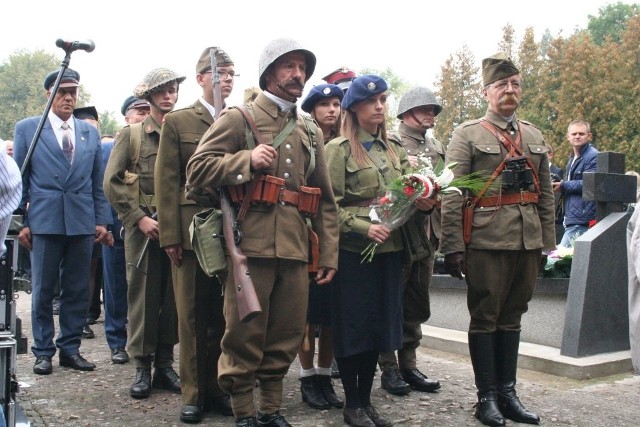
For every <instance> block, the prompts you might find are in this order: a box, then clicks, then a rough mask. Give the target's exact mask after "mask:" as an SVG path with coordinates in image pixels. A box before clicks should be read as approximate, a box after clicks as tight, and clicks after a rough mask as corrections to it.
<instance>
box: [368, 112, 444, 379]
mask: <svg viewBox="0 0 640 427" xmlns="http://www.w3.org/2000/svg"><path fill="white" fill-rule="evenodd" d="M389 139H391V140H392V141H394V142H396V143H398V144H401V145H402V146H403V147H404V149H405V150H406V152H407V154H408V155H410V156H417V155H422V156H424V157H427V158H429V159H430V160H431V164H432V165H433V167H434V168H435V167H436V166H437V164H438V162H439V161H444V156H445V150H444V146H443V145H442V144H441V143H440V141H438V140H437V139H435V138H431V137H426V135H425V133H424V132H423V131H421V130H418V129H414V128H412V127H410V126H407V125H406V124H405V123H400V126H399V128H398V133H397V134H394V135H391V136H390V137H389ZM422 219H423V220H424V228H425V232H426V236H427V238H428V239H429V243H430V245H431V248H430V251H429V255H428V256H426V257H423V258H420V259H418V260H417V261H413V262H410V263H409V264H405V265H403V269H402V272H403V284H404V294H403V319H404V320H403V327H402V331H403V337H402V348H401V349H400V350H398V360H396V356H395V354H394V353H382V354H380V359H379V362H380V368H381V369H382V370H383V371H384V370H386V369H390V368H398V367H399V368H400V369H414V368H416V348H418V346H419V345H420V341H421V340H422V326H421V325H422V323H424V322H426V321H427V320H429V317H431V307H430V303H429V286H430V284H431V277H432V275H433V264H434V261H435V256H436V250H437V249H438V244H439V238H440V229H441V227H440V209H439V208H435V209H433V211H432V212H431V215H422ZM398 365H399V366H398Z"/></svg>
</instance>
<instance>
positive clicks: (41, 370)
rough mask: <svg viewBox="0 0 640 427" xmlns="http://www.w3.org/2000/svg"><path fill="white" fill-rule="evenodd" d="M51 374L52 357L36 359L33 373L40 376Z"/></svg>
mask: <svg viewBox="0 0 640 427" xmlns="http://www.w3.org/2000/svg"><path fill="white" fill-rule="evenodd" d="M51 372H53V366H52V365H51V356H38V357H36V363H34V364H33V373H34V374H38V375H49V374H50V373H51Z"/></svg>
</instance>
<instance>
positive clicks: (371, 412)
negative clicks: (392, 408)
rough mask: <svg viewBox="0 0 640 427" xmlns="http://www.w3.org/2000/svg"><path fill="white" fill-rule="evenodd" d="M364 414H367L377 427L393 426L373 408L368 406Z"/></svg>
mask: <svg viewBox="0 0 640 427" xmlns="http://www.w3.org/2000/svg"><path fill="white" fill-rule="evenodd" d="M364 412H366V413H367V415H368V416H369V418H371V421H373V423H374V424H375V425H376V427H390V426H392V425H393V423H392V422H391V421H389V420H387V419H386V418H385V417H383V416H382V414H381V413H380V412H378V410H377V409H376V408H375V407H373V406H367V407H366V408H364Z"/></svg>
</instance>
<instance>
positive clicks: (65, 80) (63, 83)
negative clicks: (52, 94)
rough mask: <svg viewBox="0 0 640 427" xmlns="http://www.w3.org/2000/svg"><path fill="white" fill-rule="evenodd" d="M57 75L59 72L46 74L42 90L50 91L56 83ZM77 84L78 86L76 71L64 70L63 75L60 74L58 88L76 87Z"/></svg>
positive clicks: (78, 75)
mask: <svg viewBox="0 0 640 427" xmlns="http://www.w3.org/2000/svg"><path fill="white" fill-rule="evenodd" d="M59 73H60V70H58V71H53V72H51V73H49V74H47V77H45V78H44V88H45V89H46V90H49V89H51V87H52V86H53V84H54V83H55V82H56V79H57V78H58V74H59ZM79 84H80V74H79V73H78V72H77V71H75V70H72V69H71V68H67V69H66V70H64V73H63V74H62V79H61V80H60V86H58V87H78V86H79Z"/></svg>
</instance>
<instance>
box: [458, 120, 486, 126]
mask: <svg viewBox="0 0 640 427" xmlns="http://www.w3.org/2000/svg"><path fill="white" fill-rule="evenodd" d="M482 120H483V119H482V118H480V119H473V120H467V121H466V122H464V123H462V124H461V125H460V127H463V128H466V127H468V126H471V125H477V124H478V123H480V122H481V121H482Z"/></svg>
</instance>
